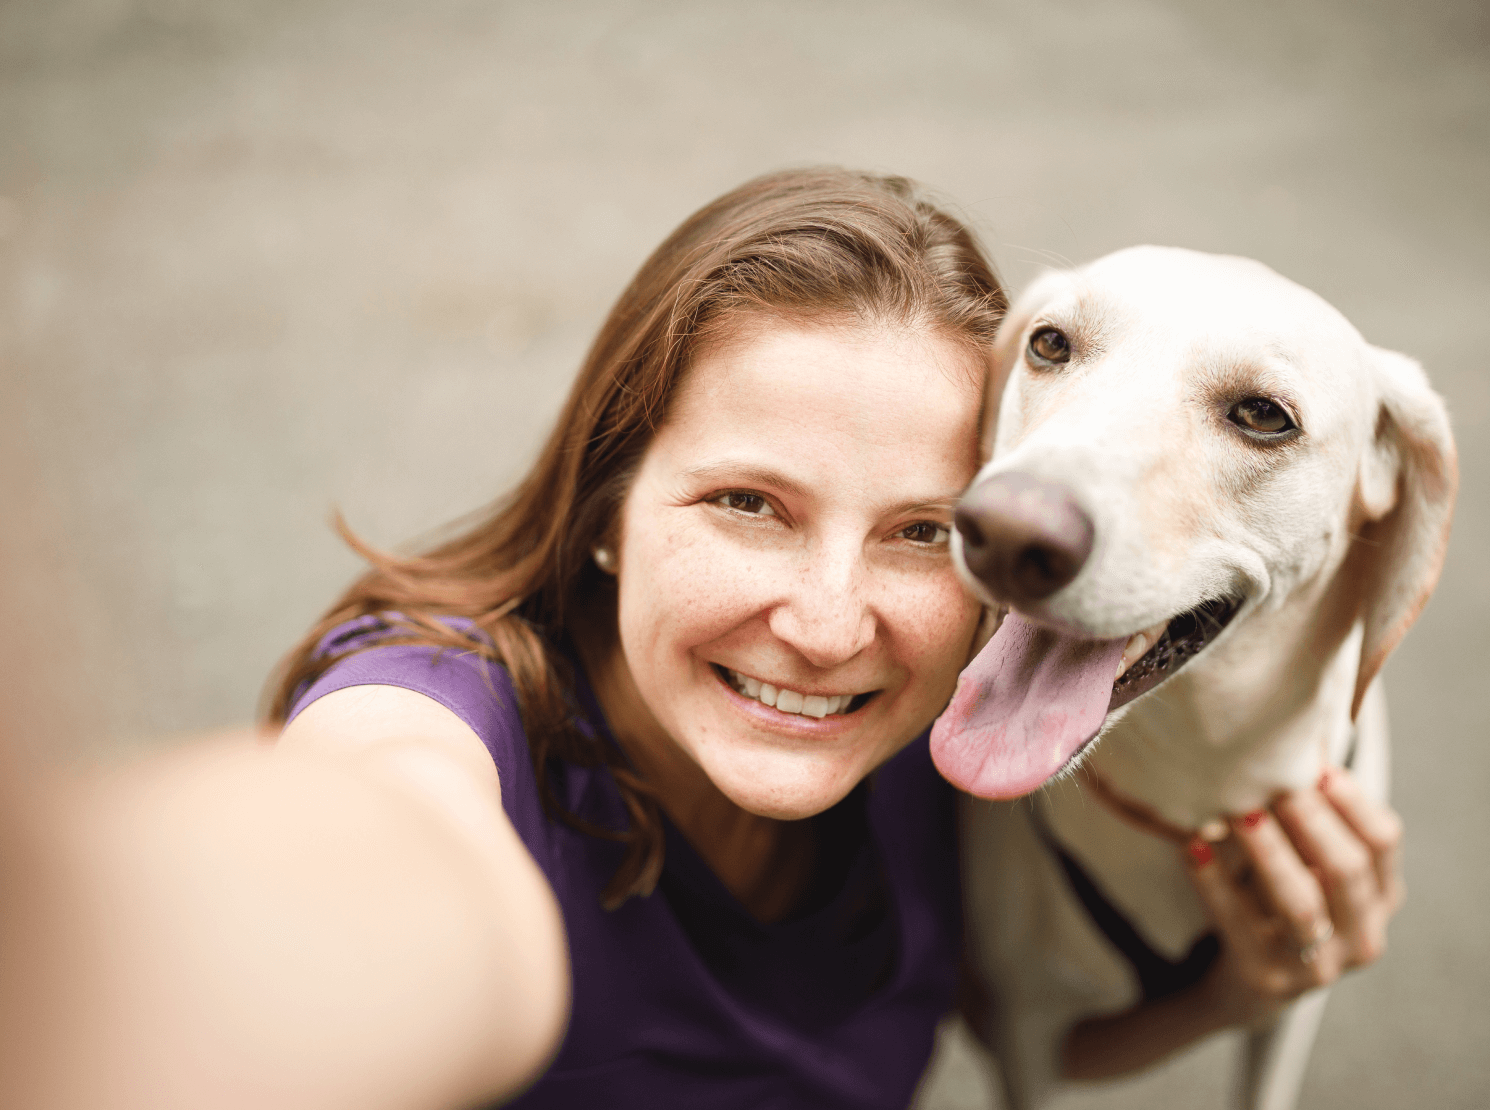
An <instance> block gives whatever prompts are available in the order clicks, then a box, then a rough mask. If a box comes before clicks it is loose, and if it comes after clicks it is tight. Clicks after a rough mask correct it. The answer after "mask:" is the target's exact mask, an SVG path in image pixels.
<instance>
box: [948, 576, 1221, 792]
mask: <svg viewBox="0 0 1490 1110" xmlns="http://www.w3.org/2000/svg"><path fill="white" fill-rule="evenodd" d="M1241 607H1242V602H1241V600H1240V599H1234V598H1216V599H1214V600H1210V601H1205V602H1202V603H1201V604H1199V605H1197V606H1195V607H1194V608H1193V609H1188V610H1186V611H1185V612H1183V613H1180V614H1179V615H1177V616H1175V617H1172V618H1170V620H1169V621H1168V622H1167V623H1166V624H1164V625H1163V626H1162V627H1161V628H1160V630H1159V631H1158V632H1157V638H1156V639H1155V641H1154V642H1153V644H1152V645H1150V646H1149V648H1148V649H1147V650H1146V651H1144V653H1143V654H1142V655H1140V656H1139V657H1138V658H1137V659H1136V660H1134V661H1133V663H1132V664H1131V665H1130V666H1129V667H1128V668H1127V669H1126V670H1124V671H1123V672H1122V673H1121V674H1119V667H1120V665H1121V663H1122V661H1123V659H1124V657H1125V655H1126V653H1127V651H1128V648H1129V645H1130V640H1131V639H1132V637H1126V636H1125V637H1122V638H1120V639H1112V640H1089V639H1082V638H1081V637H1079V636H1073V635H1071V634H1069V633H1066V632H1061V631H1058V630H1056V629H1051V628H1045V627H1042V626H1040V625H1037V624H1034V623H1032V622H1031V621H1029V620H1027V619H1026V618H1025V617H1022V616H1020V615H1019V614H1018V613H1010V614H1009V615H1008V616H1007V617H1005V618H1004V623H1003V624H1002V625H1000V626H999V630H998V632H997V633H995V634H994V637H993V639H991V640H989V641H988V644H987V645H986V646H985V647H984V648H983V650H982V651H980V652H979V653H978V655H977V657H976V658H975V659H973V660H972V662H970V663H969V664H968V665H967V667H966V668H965V669H964V670H963V672H962V674H961V675H960V676H959V678H958V682H957V691H956V693H954V694H953V695H952V703H951V705H949V706H948V707H947V711H946V712H945V713H943V714H942V715H941V716H940V717H939V718H937V722H936V724H935V725H934V726H933V727H932V730H931V755H932V759H933V760H934V761H935V762H936V766H937V769H938V770H940V771H941V773H942V774H943V776H945V777H946V778H947V779H948V780H949V781H951V782H952V784H953V785H954V786H957V787H959V788H960V789H962V790H965V791H967V792H968V793H969V794H975V795H977V796H978V797H982V798H1014V797H1018V796H1019V795H1021V794H1027V793H1029V792H1030V791H1031V790H1035V789H1037V788H1039V787H1040V786H1042V785H1043V784H1044V783H1045V782H1046V781H1048V780H1049V779H1050V778H1052V777H1053V776H1055V775H1058V774H1060V773H1061V772H1062V771H1063V770H1065V769H1066V768H1068V767H1070V766H1071V765H1072V763H1073V761H1074V760H1075V759H1076V758H1077V757H1078V756H1079V755H1080V754H1081V751H1082V749H1083V748H1085V747H1086V745H1087V744H1088V743H1089V742H1090V741H1091V740H1092V738H1093V737H1095V736H1096V735H1097V733H1098V732H1099V731H1100V730H1101V728H1102V724H1103V722H1104V721H1105V720H1106V719H1107V715H1108V713H1110V712H1112V710H1114V709H1116V708H1118V707H1119V706H1122V705H1125V704H1127V703H1128V702H1130V701H1132V700H1133V699H1134V698H1136V697H1138V696H1139V695H1140V694H1145V693H1147V692H1148V691H1150V690H1152V689H1154V688H1155V687H1156V686H1158V685H1159V684H1160V683H1162V682H1163V681H1164V680H1165V679H1167V678H1169V677H1171V676H1172V675H1174V674H1175V673H1176V672H1177V671H1179V669H1180V668H1181V667H1183V666H1184V665H1185V664H1186V663H1188V662H1189V661H1190V660H1192V659H1194V658H1195V657H1196V656H1198V655H1199V654H1200V653H1201V652H1203V651H1204V650H1205V649H1206V647H1207V646H1208V645H1210V643H1211V642H1212V641H1214V640H1215V639H1216V637H1217V636H1219V635H1220V633H1221V631H1222V630H1223V629H1224V628H1225V627H1226V626H1227V625H1228V624H1229V623H1230V622H1231V620H1232V618H1233V617H1235V616H1236V614H1237V612H1238V611H1239V610H1240V609H1241ZM1152 631H1153V630H1146V632H1145V635H1147V634H1149V633H1151V632H1152ZM1139 646H1140V645H1138V644H1135V645H1133V650H1135V651H1136V650H1138V647H1139ZM1115 676H1116V677H1115Z"/></svg>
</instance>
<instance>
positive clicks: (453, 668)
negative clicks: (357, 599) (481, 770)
mask: <svg viewBox="0 0 1490 1110" xmlns="http://www.w3.org/2000/svg"><path fill="white" fill-rule="evenodd" d="M440 620H441V623H442V624H444V625H445V626H446V627H448V628H449V629H450V630H451V631H452V632H455V633H457V635H458V636H459V637H461V638H464V639H465V640H466V641H468V643H469V645H470V646H469V647H464V648H463V647H460V646H456V645H455V644H435V643H410V642H407V641H408V638H409V635H410V632H411V628H412V626H411V625H409V624H408V623H407V622H406V621H405V620H404V619H403V616H402V614H399V613H395V612H389V613H377V614H370V615H368V616H363V617H358V618H356V619H355V620H350V621H347V622H346V623H344V624H342V625H339V626H337V627H336V628H334V629H332V630H331V631H330V632H328V633H327V634H326V635H325V636H324V637H322V639H321V641H320V643H318V644H317V645H316V650H315V657H316V658H317V660H319V661H323V662H324V661H326V660H328V659H329V660H330V663H329V665H327V666H326V668H325V669H324V670H323V671H322V672H321V673H320V674H319V675H317V676H315V677H314V678H312V679H310V680H309V681H307V682H306V683H305V684H304V685H303V686H302V687H301V689H299V690H297V691H296V692H295V694H294V696H293V697H292V699H291V702H290V708H289V712H288V713H287V714H286V724H287V725H288V724H289V722H291V721H293V720H294V719H295V717H296V716H298V715H299V714H300V713H301V712H303V711H304V710H305V709H306V707H307V706H309V705H311V704H312V703H313V702H315V701H317V700H319V699H320V698H323V697H325V696H326V695H328V694H332V693H335V692H337V691H339V690H345V689H347V688H349V687H353V686H396V687H401V688H403V689H406V690H411V691H413V692H414V693H417V694H422V695H424V696H425V697H427V698H431V699H432V700H434V701H436V702H438V703H439V704H441V705H443V706H444V707H445V708H446V709H448V710H450V711H451V712H452V713H454V714H455V715H456V716H457V717H459V718H460V719H461V720H462V721H464V722H465V723H466V724H467V725H468V726H469V727H470V728H471V730H472V731H473V732H475V733H476V735H477V737H478V738H480V740H481V742H482V744H483V745H484V746H485V747H486V749H487V751H488V752H489V753H490V754H491V757H492V759H493V760H494V761H495V762H496V764H497V768H498V771H499V773H500V774H501V777H502V779H503V781H504V782H506V781H508V779H509V776H510V773H511V771H512V770H515V769H516V768H517V767H519V766H526V765H527V764H528V759H527V751H528V748H527V739H526V735H525V733H524V731H523V724H522V714H521V707H520V705H519V702H518V697H517V692H516V690H515V689H514V687H513V684H512V679H511V677H510V676H509V675H508V673H507V669H506V668H505V667H503V666H502V665H501V663H499V662H497V661H496V660H494V659H493V658H491V657H490V655H489V654H488V653H487V652H484V651H483V647H488V648H489V643H490V641H488V640H486V639H485V634H484V633H483V632H482V631H481V630H480V628H478V627H477V626H476V625H475V624H474V623H473V622H472V621H470V620H467V619H464V618H460V617H442V618H440Z"/></svg>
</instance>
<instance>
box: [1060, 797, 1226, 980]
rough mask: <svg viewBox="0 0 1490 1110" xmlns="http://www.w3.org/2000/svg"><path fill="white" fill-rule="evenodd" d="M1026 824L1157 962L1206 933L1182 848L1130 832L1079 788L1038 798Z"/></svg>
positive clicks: (1178, 956)
mask: <svg viewBox="0 0 1490 1110" xmlns="http://www.w3.org/2000/svg"><path fill="white" fill-rule="evenodd" d="M1031 820H1032V821H1034V822H1036V823H1037V824H1038V825H1040V826H1042V827H1043V828H1042V831H1043V832H1045V833H1046V834H1047V835H1048V837H1049V838H1050V840H1051V841H1053V843H1052V844H1048V845H1047V847H1048V848H1049V849H1051V850H1052V851H1055V850H1060V851H1064V852H1065V853H1066V854H1067V855H1068V856H1069V857H1070V858H1071V859H1072V860H1073V861H1074V862H1075V863H1076V864H1077V865H1078V866H1079V867H1080V869H1081V871H1082V872H1084V873H1085V875H1086V877H1087V878H1088V879H1090V881H1091V882H1092V884H1093V885H1094V886H1095V887H1096V888H1097V889H1098V891H1099V893H1100V894H1101V896H1102V897H1103V898H1105V899H1106V900H1107V901H1108V902H1109V903H1111V905H1112V906H1113V907H1114V908H1115V909H1116V910H1117V911H1118V912H1119V913H1120V914H1121V915H1122V916H1123V917H1124V918H1125V919H1126V920H1127V921H1128V922H1129V923H1130V924H1131V925H1132V926H1133V927H1134V929H1135V930H1137V932H1138V933H1139V934H1141V936H1142V938H1143V940H1145V941H1146V942H1147V943H1148V945H1149V946H1150V947H1151V948H1153V949H1154V951H1155V952H1157V953H1159V954H1160V955H1161V956H1164V957H1165V958H1166V959H1169V960H1174V961H1177V960H1180V959H1181V958H1183V957H1184V956H1185V955H1186V953H1188V952H1189V950H1190V948H1191V946H1192V945H1193V944H1194V943H1195V940H1196V938H1197V937H1199V936H1200V935H1201V934H1202V933H1204V932H1205V930H1206V918H1205V911H1204V909H1203V907H1202V906H1201V904H1200V900H1199V899H1198V898H1197V897H1196V894H1195V890H1194V888H1193V887H1192V886H1191V884H1190V881H1189V879H1188V878H1187V877H1186V875H1185V870H1184V865H1183V863H1182V861H1181V855H1180V853H1181V852H1182V850H1183V849H1182V847H1181V846H1180V845H1178V844H1176V843H1174V842H1173V841H1171V840H1168V839H1166V838H1163V837H1160V836H1156V835H1152V834H1150V833H1147V832H1141V831H1139V830H1138V829H1135V828H1134V827H1132V826H1131V825H1129V824H1128V823H1127V822H1126V821H1124V820H1123V819H1121V818H1120V817H1118V816H1117V815H1116V814H1115V813H1113V812H1112V810H1110V809H1109V808H1108V807H1107V806H1106V805H1104V804H1103V803H1102V802H1101V801H1100V800H1099V799H1098V798H1097V797H1096V796H1095V795H1094V794H1093V793H1092V792H1091V791H1090V790H1089V789H1088V788H1086V787H1084V786H1081V785H1079V784H1078V783H1076V782H1067V783H1062V784H1060V785H1059V786H1057V787H1054V788H1052V789H1050V790H1048V791H1047V792H1045V793H1044V794H1042V795H1041V796H1040V797H1039V798H1038V799H1036V801H1035V809H1034V812H1033V813H1032V814H1031Z"/></svg>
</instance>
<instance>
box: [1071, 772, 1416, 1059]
mask: <svg viewBox="0 0 1490 1110" xmlns="http://www.w3.org/2000/svg"><path fill="white" fill-rule="evenodd" d="M1230 825H1231V833H1232V835H1229V836H1227V837H1226V838H1225V839H1223V840H1221V841H1219V842H1217V843H1210V842H1208V841H1205V840H1200V839H1198V838H1197V839H1196V840H1195V841H1193V842H1192V843H1191V845H1190V851H1189V863H1190V877H1191V879H1192V880H1193V881H1194V883H1195V888H1196V890H1197V891H1199V893H1200V898H1201V900H1202V901H1203V902H1204V903H1205V905H1206V907H1207V909H1208V910H1209V911H1210V915H1211V919H1212V921H1213V922H1214V924H1215V926H1216V930H1217V932H1218V933H1219V934H1220V938H1221V955H1220V957H1219V958H1218V959H1217V960H1216V963H1215V964H1214V966H1212V968H1211V970H1210V971H1209V972H1207V974H1206V977H1205V978H1204V979H1203V980H1202V981H1201V982H1200V983H1199V984H1197V985H1196V986H1195V987H1192V988H1191V989H1189V990H1185V991H1181V992H1180V993H1178V994H1173V995H1169V996H1168V997H1165V998H1160V999H1157V1000H1155V1001H1152V1002H1145V1003H1141V1004H1140V1005H1138V1006H1135V1007H1133V1009H1131V1010H1126V1011H1124V1012H1123V1013H1121V1014H1112V1015H1105V1016H1101V1017H1094V1018H1088V1019H1086V1020H1085V1021H1081V1022H1078V1023H1077V1024H1076V1025H1075V1026H1073V1027H1072V1028H1071V1030H1070V1031H1069V1032H1068V1033H1067V1035H1066V1039H1065V1041H1064V1043H1063V1045H1062V1048H1061V1063H1062V1071H1063V1073H1064V1074H1065V1076H1066V1077H1067V1078H1068V1079H1081V1080H1087V1079H1104V1078H1107V1077H1109V1076H1115V1075H1125V1074H1127V1073H1129V1072H1132V1071H1136V1070H1137V1069H1139V1068H1143V1067H1147V1066H1148V1065H1150V1064H1152V1063H1154V1062H1155V1061H1157V1060H1160V1059H1163V1058H1164V1057H1165V1056H1168V1055H1169V1054H1170V1053H1171V1052H1175V1051H1177V1050H1179V1049H1181V1048H1184V1047H1185V1046H1186V1045H1189V1044H1192V1043H1194V1042H1195V1041H1196V1040H1198V1039H1200V1038H1201V1037H1204V1036H1206V1035H1208V1034H1210V1033H1213V1032H1216V1031H1217V1030H1220V1029H1225V1028H1228V1027H1231V1026H1236V1025H1256V1024H1259V1023H1261V1022H1264V1021H1266V1020H1268V1019H1269V1018H1271V1017H1272V1016H1274V1015H1275V1014H1277V1013H1278V1011H1279V1010H1281V1009H1282V1008H1283V1007H1284V1006H1286V1005H1287V1004H1288V1003H1289V1002H1291V1001H1293V1000H1294V999H1295V998H1297V997H1298V996H1299V995H1301V994H1303V993H1304V992H1305V991H1309V990H1313V989H1314V988H1315V987H1323V986H1328V985H1329V984H1330V983H1333V982H1334V981H1335V980H1336V979H1338V978H1339V977H1340V973H1341V972H1342V971H1345V970H1347V969H1348V968H1352V967H1360V966H1363V965H1365V964H1369V963H1371V962H1372V961H1374V960H1376V959H1377V958H1379V957H1380V956H1381V954H1382V952H1383V951H1384V950H1385V949H1386V928H1387V921H1388V920H1389V919H1390V918H1391V916H1392V914H1393V913H1395V912H1396V910H1397V907H1398V906H1399V905H1401V904H1402V881H1401V878H1400V877H1399V876H1398V873H1397V849H1398V846H1399V845H1400V844H1401V841H1402V822H1401V821H1400V820H1399V819H1398V817H1397V815H1396V814H1395V813H1393V812H1392V810H1391V809H1389V808H1388V807H1387V806H1384V805H1380V804H1378V803H1376V802H1373V801H1371V800H1370V799H1368V798H1367V797H1366V796H1365V795H1364V794H1362V793H1361V790H1360V787H1359V786H1358V785H1357V784H1356V782H1355V780H1354V779H1352V778H1351V777H1350V774H1349V773H1348V772H1346V771H1341V770H1332V771H1329V772H1327V773H1326V775H1325V776H1324V777H1323V778H1321V780H1320V783H1319V786H1318V788H1317V789H1314V790H1303V791H1299V792H1298V793H1296V794H1290V795H1287V796H1285V797H1282V798H1279V799H1278V800H1277V801H1276V802H1274V803H1273V805H1272V807H1271V809H1270V810H1259V811H1257V812H1256V813H1249V814H1247V815H1246V816H1244V817H1238V818H1234V819H1232V820H1231V822H1230Z"/></svg>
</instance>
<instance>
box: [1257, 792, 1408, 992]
mask: <svg viewBox="0 0 1490 1110" xmlns="http://www.w3.org/2000/svg"><path fill="white" fill-rule="evenodd" d="M1273 811H1274V813H1275V814H1276V815H1277V817H1278V824H1279V825H1281V826H1283V828H1284V829H1285V830H1286V831H1287V833H1288V835H1289V837H1290V838H1291V839H1292V841H1293V844H1294V846H1295V847H1296V848H1297V849H1298V854H1299V855H1300V856H1301V857H1302V858H1303V859H1304V860H1305V861H1306V862H1307V863H1308V864H1309V865H1310V867H1311V868H1313V870H1314V872H1315V873H1316V874H1317V875H1318V876H1319V885H1320V886H1321V887H1323V890H1324V896H1325V899H1326V901H1327V902H1328V905H1329V914H1330V918H1331V919H1332V920H1333V921H1334V923H1335V928H1336V930H1337V933H1338V934H1339V940H1340V941H1341V943H1342V944H1343V945H1344V947H1345V949H1346V950H1347V952H1348V953H1349V954H1350V955H1349V957H1348V959H1347V962H1348V963H1352V964H1354V963H1369V962H1371V961H1372V960H1375V959H1376V958H1377V956H1379V955H1380V953H1381V950H1382V949H1383V948H1384V947H1385V942H1386V931H1385V930H1386V919H1387V917H1388V916H1389V914H1390V912H1391V907H1390V900H1391V895H1390V893H1389V892H1388V891H1387V890H1384V889H1383V886H1382V883H1381V881H1380V879H1379V877H1378V875H1377V871H1376V861H1375V858H1374V856H1373V853H1372V852H1371V849H1370V848H1369V847H1368V846H1367V845H1366V844H1365V843H1364V842H1363V841H1362V840H1361V839H1360V837H1358V836H1357V835H1356V834H1355V830H1354V829H1353V828H1351V826H1350V825H1348V824H1347V823H1346V822H1345V819H1344V818H1343V817H1341V815H1340V814H1339V813H1338V812H1337V811H1336V809H1335V807H1334V806H1333V805H1332V804H1331V803H1330V802H1329V800H1328V799H1327V798H1325V797H1324V795H1322V794H1320V793H1319V792H1318V791H1315V790H1301V791H1299V792H1297V793H1295V794H1290V795H1288V796H1287V797H1284V798H1281V799H1279V800H1278V802H1277V803H1276V804H1275V805H1274V807H1273Z"/></svg>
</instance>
